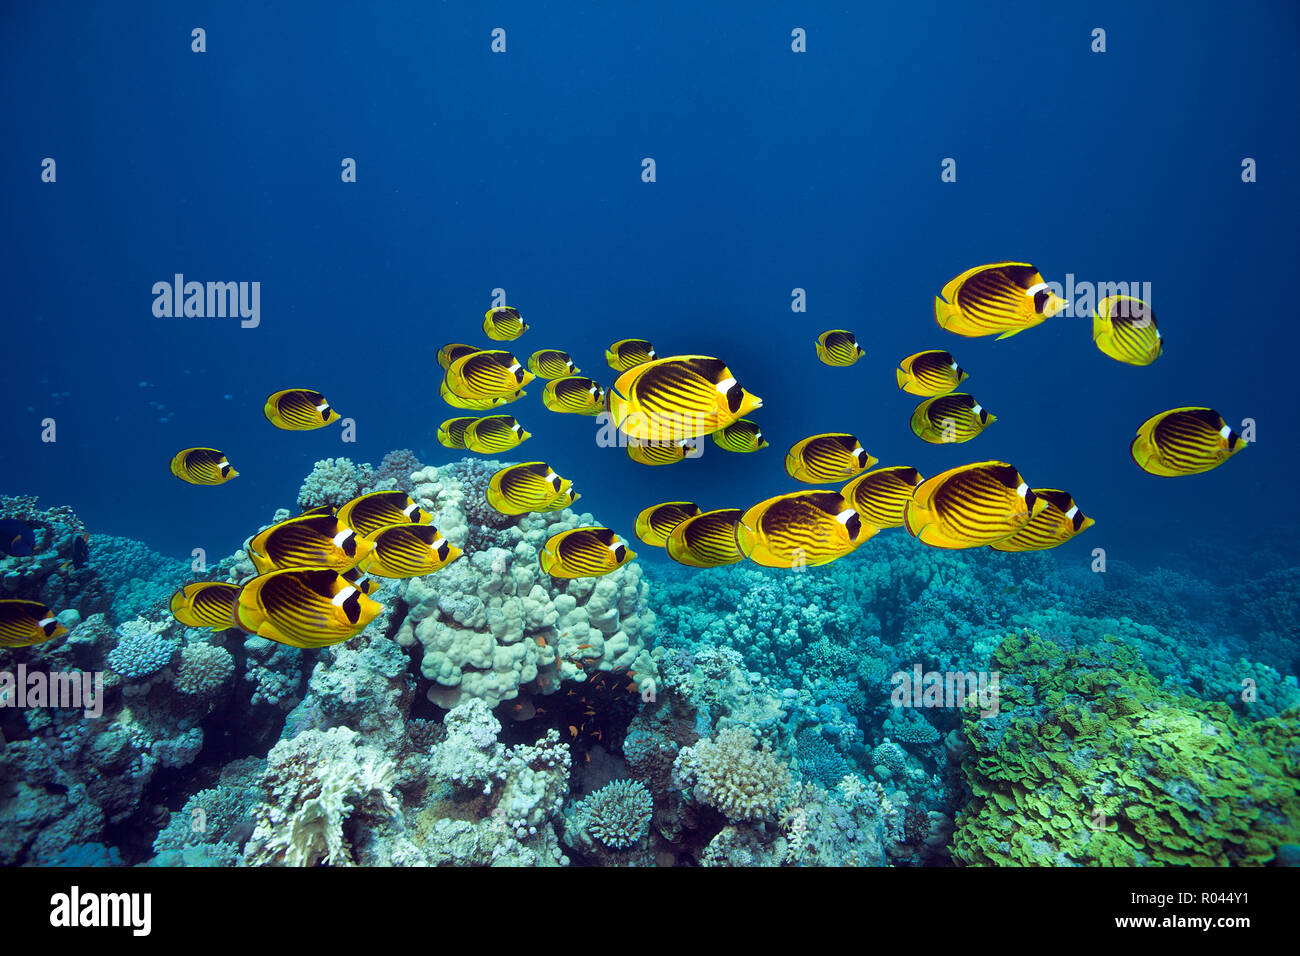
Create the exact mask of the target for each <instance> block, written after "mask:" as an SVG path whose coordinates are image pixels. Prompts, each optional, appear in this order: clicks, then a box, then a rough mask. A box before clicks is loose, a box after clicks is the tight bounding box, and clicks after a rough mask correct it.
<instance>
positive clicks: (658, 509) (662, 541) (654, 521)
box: [633, 501, 700, 548]
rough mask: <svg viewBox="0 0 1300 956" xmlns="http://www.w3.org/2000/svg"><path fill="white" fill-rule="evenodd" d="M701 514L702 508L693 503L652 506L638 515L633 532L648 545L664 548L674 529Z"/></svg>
mask: <svg viewBox="0 0 1300 956" xmlns="http://www.w3.org/2000/svg"><path fill="white" fill-rule="evenodd" d="M699 513H700V506H699V505H697V504H696V503H695V502H693V501H665V502H662V503H660V504H657V505H651V506H650V507H649V508H646V509H645V510H643V511H642V512H641V513H640V514H639V515H637V516H636V526H635V528H634V529H633V530H634V531H635V532H636V536H637V537H638V538H640V539H641V540H642V541H644V542H645V543H646V544H648V545H650V546H651V547H653V548H662V547H665V546H666V545H667V544H668V536H669V535H670V534H672V532H673V529H674V528H676V527H677V526H678V525H679V524H681V523H682V522H683V521H685V520H686V519H687V518H694V517H695V516H696V515H697V514H699Z"/></svg>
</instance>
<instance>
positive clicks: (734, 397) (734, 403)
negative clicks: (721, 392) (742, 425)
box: [727, 382, 745, 412]
mask: <svg viewBox="0 0 1300 956" xmlns="http://www.w3.org/2000/svg"><path fill="white" fill-rule="evenodd" d="M744 395H745V390H744V389H743V388H741V387H740V383H739V382H737V383H736V384H735V385H733V386H731V388H729V389H727V408H729V409H731V411H732V412H738V411H740V402H741V399H742V398H743V397H744Z"/></svg>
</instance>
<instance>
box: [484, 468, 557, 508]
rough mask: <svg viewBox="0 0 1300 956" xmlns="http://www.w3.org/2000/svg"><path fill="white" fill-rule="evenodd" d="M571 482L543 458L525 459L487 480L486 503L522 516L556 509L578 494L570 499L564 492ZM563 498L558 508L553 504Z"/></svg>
mask: <svg viewBox="0 0 1300 956" xmlns="http://www.w3.org/2000/svg"><path fill="white" fill-rule="evenodd" d="M572 486H573V482H571V481H570V480H569V479H568V478H561V477H560V476H559V475H557V474H556V473H555V469H554V468H552V467H551V466H550V465H548V464H547V463H546V462H544V461H526V462H524V463H523V464H522V465H508V466H507V467H505V468H502V469H501V470H500V471H498V472H497V473H496V474H494V475H493V476H492V477H491V478H490V479H488V486H487V491H486V492H485V495H486V497H487V502H488V504H490V505H491V506H492V507H493V508H495V509H496V510H497V511H499V512H501V513H502V514H503V515H521V514H526V513H527V512H529V511H558V510H560V508H566V507H568V506H569V505H570V504H572V503H573V501H574V500H575V499H576V498H577V497H578V496H577V495H576V494H574V495H573V497H572V498H570V497H569V496H568V495H567V494H566V492H568V491H569V489H570V488H572ZM560 498H564V499H565V500H564V501H563V503H561V504H560V505H559V508H556V507H553V505H555V504H556V502H557V501H558V500H559V499H560Z"/></svg>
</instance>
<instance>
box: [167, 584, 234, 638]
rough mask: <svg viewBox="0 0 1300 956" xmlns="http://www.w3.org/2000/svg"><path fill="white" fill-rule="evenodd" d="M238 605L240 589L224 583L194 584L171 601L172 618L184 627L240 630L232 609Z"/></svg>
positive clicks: (188, 585) (174, 596) (182, 589)
mask: <svg viewBox="0 0 1300 956" xmlns="http://www.w3.org/2000/svg"><path fill="white" fill-rule="evenodd" d="M238 603H239V585H238V584H228V583H226V582H225V581H195V582H193V583H191V584H187V585H185V586H184V587H183V588H181V589H180V590H179V591H177V592H176V593H175V594H173V595H172V597H171V602H170V607H171V612H172V617H174V618H176V620H178V621H179V622H180V623H182V624H184V625H185V626H186V627H210V628H213V629H214V630H218V631H223V630H225V629H226V628H228V627H239V622H238V621H237V620H235V606H236V605H237V604H238Z"/></svg>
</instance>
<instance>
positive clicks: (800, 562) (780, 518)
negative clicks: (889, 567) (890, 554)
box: [736, 490, 880, 568]
mask: <svg viewBox="0 0 1300 956" xmlns="http://www.w3.org/2000/svg"><path fill="white" fill-rule="evenodd" d="M878 530H880V529H878V528H876V527H875V526H874V525H870V524H867V523H866V522H865V521H863V520H862V518H861V517H860V516H859V515H858V513H857V511H856V510H855V509H854V507H853V505H852V503H850V502H849V501H847V500H846V499H845V498H844V496H843V495H841V494H840V493H839V492H837V491H821V490H819V491H796V492H793V493H791V494H785V495H777V496H776V497H774V498H768V499H767V500H766V501H760V502H759V503H758V504H756V505H754V506H753V507H752V508H750V509H749V510H748V511H746V512H745V513H744V514H743V515H742V516H741V518H740V524H738V525H737V526H736V543H737V544H738V545H739V546H740V551H741V553H742V554H744V555H745V557H747V558H749V560H751V561H753V562H754V563H755V564H762V565H765V566H766V567H769V568H795V567H803V566H814V565H819V564H829V563H830V562H832V561H834V560H836V559H837V558H842V557H844V555H846V554H848V553H849V552H851V551H854V550H856V549H857V547H858V545H860V544H862V542H863V541H866V540H867V539H868V538H870V537H871V536H872V535H873V534H875V533H876V532H877V531H878Z"/></svg>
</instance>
